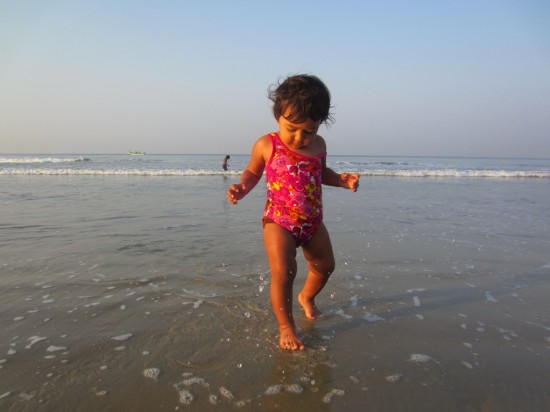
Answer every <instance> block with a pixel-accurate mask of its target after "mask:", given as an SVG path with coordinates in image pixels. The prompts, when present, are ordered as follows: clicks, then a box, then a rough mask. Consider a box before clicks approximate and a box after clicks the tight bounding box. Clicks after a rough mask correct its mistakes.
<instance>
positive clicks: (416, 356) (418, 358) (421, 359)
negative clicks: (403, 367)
mask: <svg viewBox="0 0 550 412" xmlns="http://www.w3.org/2000/svg"><path fill="white" fill-rule="evenodd" d="M409 360H410V361H411V362H414V363H426V362H429V361H431V360H432V357H431V356H428V355H423V354H421V353H413V354H412V355H411V356H410V357H409Z"/></svg>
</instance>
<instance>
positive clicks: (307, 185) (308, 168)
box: [227, 75, 359, 350]
mask: <svg viewBox="0 0 550 412" xmlns="http://www.w3.org/2000/svg"><path fill="white" fill-rule="evenodd" d="M269 98H270V100H271V101H272V102H273V115H274V116H275V120H276V121H277V123H278V124H279V131H278V132H275V133H269V134H266V135H265V136H262V137H260V138H259V139H258V140H257V141H256V143H255V144H254V147H253V148H252V155H251V157H250V162H249V163H248V166H247V167H246V169H245V171H244V172H243V174H242V175H241V179H240V182H239V183H238V184H234V185H231V187H230V188H229V190H228V191H227V197H228V198H229V201H230V202H231V203H233V204H236V203H237V202H238V201H239V200H241V199H242V198H243V197H245V196H246V195H247V194H248V193H250V191H251V190H252V189H253V188H254V187H255V186H256V184H257V183H258V182H259V181H260V179H261V177H262V175H263V173H264V170H265V176H266V182H267V203H266V206H265V209H264V217H263V225H264V244H265V248H266V251H267V256H268V259H269V266H270V269H271V286H270V294H271V305H272V307H273V312H274V313H275V317H276V318H277V321H278V323H279V333H280V336H279V346H280V347H281V348H283V349H288V350H304V349H305V346H304V343H303V341H302V339H301V338H300V337H299V336H298V334H297V331H296V325H295V323H294V318H293V315H292V301H293V284H294V279H295V278H296V272H297V263H296V249H297V248H298V247H300V246H301V247H302V250H303V253H304V257H305V258H306V260H307V262H308V266H309V273H308V275H307V278H306V281H305V284H304V286H303V288H302V290H301V292H300V293H299V294H298V302H299V303H300V305H301V306H302V308H303V310H304V312H305V315H306V317H307V318H308V319H316V318H317V317H318V316H319V314H320V312H319V310H318V309H317V306H315V300H314V299H315V297H316V296H317V295H318V294H319V292H320V291H321V290H322V289H323V287H324V286H325V284H326V283H327V281H328V279H329V276H330V275H331V274H332V272H333V271H334V267H335V262H334V253H333V251H332V244H331V242H330V237H329V234H328V231H327V228H326V227H325V225H324V223H323V209H322V200H321V184H324V185H329V186H338V187H343V188H346V189H350V190H351V191H353V192H355V191H357V188H358V187H359V175H357V174H352V173H342V174H339V173H336V172H335V171H333V170H332V169H330V168H328V167H327V163H326V153H327V145H326V143H325V139H323V138H322V137H321V136H319V135H318V134H317V131H318V130H319V126H320V125H321V124H322V123H325V124H326V123H327V122H332V120H333V119H332V116H331V114H330V92H329V90H328V89H327V87H326V86H325V84H324V83H323V82H322V81H321V80H320V79H318V78H317V77H315V76H310V75H296V76H290V77H288V78H287V79H285V80H284V81H282V82H281V83H279V84H278V85H276V86H275V87H272V88H271V90H270V93H269Z"/></svg>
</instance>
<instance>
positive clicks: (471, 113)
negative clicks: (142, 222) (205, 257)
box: [0, 0, 550, 157]
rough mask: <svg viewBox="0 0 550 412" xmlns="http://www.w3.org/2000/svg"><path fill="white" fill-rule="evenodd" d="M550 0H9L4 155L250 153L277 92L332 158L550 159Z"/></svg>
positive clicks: (2, 30) (1, 16) (0, 112)
mask: <svg viewBox="0 0 550 412" xmlns="http://www.w3.org/2000/svg"><path fill="white" fill-rule="evenodd" d="M549 22H550V2H549V1H546V0H540V1H534V0H533V1H530V0H515V1H512V0H500V1H496V0H495V1H493V0H481V1H480V0H461V1H454V0H448V1H446V0H433V1H422V0H415V1H411V0H403V1H391V0H387V1H383V0H372V1H367V0H365V1H359V0H357V1H351V0H349V1H346V0H338V1H325V0H311V1H308V0H304V1H300V0H288V1H287V0H279V1H264V0H247V1H245V0H231V1H228V0H219V1H214V0H210V1H209V0H203V1H200V0H196V1H191V0H188V1H185V0H181V1H164V0H151V1H141V0H128V1H122V0H115V1H113V0H94V1H77V0H67V1H62V0H60V1H55V0H51V1H50V0H35V1H32V0H28V1H25V0H7V1H3V0H0V153H4V154H5V153H76V154H85V153H125V152H126V151H128V150H143V151H146V152H148V153H212V154H214V153H220V154H225V153H230V154H239V153H243V154H246V153H249V152H250V149H251V147H252V144H253V143H254V141H255V140H256V139H257V138H258V137H259V136H260V135H262V134H265V133H266V132H269V131H272V130H276V128H277V125H276V123H275V121H274V119H273V117H272V115H271V112H270V104H269V103H270V102H269V101H268V99H267V97H266V95H267V88H268V86H269V85H270V84H273V83H275V82H277V80H278V79H279V78H280V77H281V76H286V75H288V74H294V73H312V74H316V75H318V76H319V77H320V78H321V79H323V80H324V81H325V83H326V84H327V86H328V87H329V89H330V90H331V93H332V97H333V105H334V115H335V119H336V122H335V123H334V125H333V126H332V127H331V128H330V129H327V128H325V127H324V126H322V128H321V130H320V134H321V135H323V136H324V137H325V138H326V140H327V144H328V150H329V153H332V154H362V155H412V156H422V155H428V156H434V155H435V156H504V157H550V23H549Z"/></svg>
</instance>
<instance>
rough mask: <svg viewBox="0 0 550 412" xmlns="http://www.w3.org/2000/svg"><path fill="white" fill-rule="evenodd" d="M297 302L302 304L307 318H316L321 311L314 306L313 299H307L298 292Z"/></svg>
mask: <svg viewBox="0 0 550 412" xmlns="http://www.w3.org/2000/svg"><path fill="white" fill-rule="evenodd" d="M298 302H300V305H302V308H303V309H304V312H305V313H306V318H308V319H317V318H318V317H319V315H320V314H321V311H320V310H319V309H317V306H315V301H314V300H313V299H307V298H305V297H303V296H302V294H301V293H300V294H299V295H298Z"/></svg>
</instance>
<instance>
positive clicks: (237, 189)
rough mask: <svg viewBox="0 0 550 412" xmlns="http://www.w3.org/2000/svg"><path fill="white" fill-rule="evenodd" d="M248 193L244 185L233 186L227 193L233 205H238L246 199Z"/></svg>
mask: <svg viewBox="0 0 550 412" xmlns="http://www.w3.org/2000/svg"><path fill="white" fill-rule="evenodd" d="M246 194H247V191H246V189H245V187H244V185H243V184H242V183H239V184H235V185H231V186H230V187H229V190H228V191H227V198H228V199H229V201H230V202H231V203H233V204H234V205H236V204H237V203H238V201H239V200H241V199H242V198H243V197H245V196H246Z"/></svg>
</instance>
